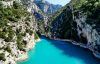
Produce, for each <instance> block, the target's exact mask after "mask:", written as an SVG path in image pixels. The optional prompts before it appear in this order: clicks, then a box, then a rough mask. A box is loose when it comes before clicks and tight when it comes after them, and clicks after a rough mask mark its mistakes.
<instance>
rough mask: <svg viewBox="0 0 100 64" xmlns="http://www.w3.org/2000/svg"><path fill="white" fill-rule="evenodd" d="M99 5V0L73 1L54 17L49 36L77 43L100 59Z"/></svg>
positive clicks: (50, 23) (50, 24)
mask: <svg viewBox="0 0 100 64" xmlns="http://www.w3.org/2000/svg"><path fill="white" fill-rule="evenodd" d="M99 4H100V1H99V0H72V1H71V2H70V3H69V4H67V5H66V6H65V7H63V8H62V10H60V11H58V12H57V14H55V15H54V16H53V17H54V18H52V20H51V22H49V23H48V25H49V26H48V28H50V29H48V32H47V35H48V36H49V37H51V38H54V39H55V38H59V39H69V40H73V41H76V43H75V44H77V45H80V46H82V47H85V48H88V49H90V50H91V51H93V53H94V55H95V56H97V57H99V58H100V35H99V33H100V32H99V31H100V30H99V24H100V12H99V11H100V5H99Z"/></svg>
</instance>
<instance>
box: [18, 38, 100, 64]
mask: <svg viewBox="0 0 100 64" xmlns="http://www.w3.org/2000/svg"><path fill="white" fill-rule="evenodd" d="M28 55H29V58H28V59H27V60H26V61H20V62H18V64H100V60H99V59H97V58H95V57H94V56H93V55H92V53H91V52H90V51H89V50H87V49H84V48H81V47H79V46H75V45H73V44H71V43H70V42H63V41H57V40H49V39H46V38H45V37H42V38H41V41H40V42H37V44H36V47H35V48H34V49H32V50H31V51H29V53H28Z"/></svg>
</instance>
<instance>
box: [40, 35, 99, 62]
mask: <svg viewBox="0 0 100 64" xmlns="http://www.w3.org/2000/svg"><path fill="white" fill-rule="evenodd" d="M41 38H42V39H48V38H46V37H44V36H42V37H41ZM48 40H49V41H50V43H51V44H52V45H54V46H55V47H56V48H58V49H61V50H62V51H63V53H62V54H65V55H67V56H68V55H69V56H71V57H74V58H78V59H81V60H83V61H84V62H86V63H88V64H94V63H95V64H100V59H97V58H96V57H94V55H93V54H92V52H91V51H89V50H88V49H85V48H81V47H79V46H76V45H73V44H72V43H71V42H65V41H59V40H50V39H48Z"/></svg>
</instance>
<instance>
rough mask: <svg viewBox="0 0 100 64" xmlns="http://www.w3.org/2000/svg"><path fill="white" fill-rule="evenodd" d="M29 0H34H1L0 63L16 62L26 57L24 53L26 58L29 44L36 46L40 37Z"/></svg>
mask: <svg viewBox="0 0 100 64" xmlns="http://www.w3.org/2000/svg"><path fill="white" fill-rule="evenodd" d="M27 1H28V2H30V3H32V0H26V1H25V0H24V2H23V0H20V1H18V0H9V1H6V0H5V1H0V64H16V61H17V60H18V59H20V57H22V59H24V57H23V55H24V56H25V58H26V57H27V51H28V50H29V49H30V48H29V46H28V44H29V43H30V44H31V45H33V46H34V44H35V39H37V38H38V37H37V35H36V33H35V32H36V31H37V22H36V19H35V17H34V15H33V14H31V12H30V11H29V8H30V9H31V5H30V3H29V4H27V5H26V3H25V2H27ZM33 34H34V36H32V35H33ZM30 40H32V41H30ZM32 43H34V44H32ZM20 60H21V59H20Z"/></svg>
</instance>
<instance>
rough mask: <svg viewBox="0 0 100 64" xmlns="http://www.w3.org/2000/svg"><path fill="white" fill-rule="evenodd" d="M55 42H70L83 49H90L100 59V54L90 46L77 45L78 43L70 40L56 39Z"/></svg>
mask: <svg viewBox="0 0 100 64" xmlns="http://www.w3.org/2000/svg"><path fill="white" fill-rule="evenodd" d="M50 39H54V38H50ZM54 40H61V41H68V42H71V43H72V44H73V45H78V46H80V47H82V48H86V49H89V50H90V51H92V54H93V55H94V56H95V57H96V58H98V59H100V53H98V52H96V51H94V49H92V48H89V47H88V46H86V45H84V44H82V43H77V42H75V41H73V40H69V39H57V38H55V39H54Z"/></svg>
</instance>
